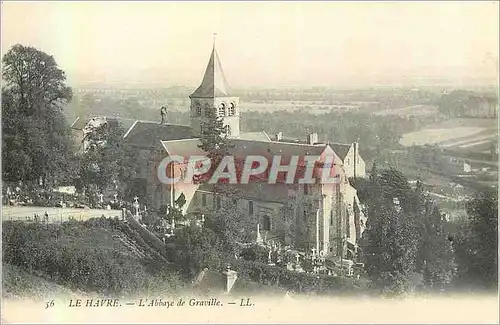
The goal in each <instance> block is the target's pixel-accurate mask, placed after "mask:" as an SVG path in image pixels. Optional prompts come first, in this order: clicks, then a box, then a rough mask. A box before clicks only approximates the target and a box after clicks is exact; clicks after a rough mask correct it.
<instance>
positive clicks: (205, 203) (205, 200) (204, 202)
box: [201, 194, 207, 207]
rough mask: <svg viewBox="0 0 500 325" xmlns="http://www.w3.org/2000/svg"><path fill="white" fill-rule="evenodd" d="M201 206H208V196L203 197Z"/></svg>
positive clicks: (203, 195)
mask: <svg viewBox="0 0 500 325" xmlns="http://www.w3.org/2000/svg"><path fill="white" fill-rule="evenodd" d="M201 205H203V206H204V207H206V206H207V195H206V194H202V195H201Z"/></svg>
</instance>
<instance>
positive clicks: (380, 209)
mask: <svg viewBox="0 0 500 325" xmlns="http://www.w3.org/2000/svg"><path fill="white" fill-rule="evenodd" d="M352 181H353V183H354V185H355V186H356V187H357V188H358V194H359V196H360V200H361V201H362V202H364V203H365V209H366V211H365V213H366V215H367V216H368V222H367V229H366V230H365V232H364V234H363V238H362V240H361V243H360V246H361V250H362V254H361V258H362V260H364V262H365V263H366V264H365V266H366V272H367V274H368V276H369V278H370V280H371V283H372V286H373V287H374V288H375V289H377V290H380V291H381V292H383V293H384V294H389V295H391V294H398V295H399V294H407V293H412V292H414V291H417V290H418V291H422V290H424V291H433V292H442V291H445V290H456V289H458V288H461V287H464V286H465V287H467V288H468V289H472V290H478V289H481V288H484V289H496V288H497V283H498V257H497V244H498V226H497V223H498V208H497V204H498V198H497V194H496V192H495V191H490V190H486V191H483V192H478V196H477V197H476V198H474V199H472V200H471V201H469V202H468V203H467V215H468V216H467V218H466V219H465V220H460V221H459V222H458V225H457V221H454V220H447V219H446V217H445V216H444V215H443V214H442V213H441V211H440V210H439V208H438V207H437V206H436V204H435V203H434V202H433V200H432V199H431V198H430V197H429V196H427V195H426V194H425V192H424V190H423V186H422V184H421V183H417V185H416V187H415V188H412V187H410V185H409V184H408V182H407V180H406V178H405V177H404V176H403V175H402V174H401V173H400V172H398V171H397V170H395V169H388V170H381V171H380V170H377V168H376V166H375V165H374V166H373V167H372V170H371V172H370V177H369V179H368V180H362V179H357V180H352Z"/></svg>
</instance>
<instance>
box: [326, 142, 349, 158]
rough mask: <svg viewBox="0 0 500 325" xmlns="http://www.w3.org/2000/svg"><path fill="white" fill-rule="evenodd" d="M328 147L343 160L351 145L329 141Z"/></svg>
mask: <svg viewBox="0 0 500 325" xmlns="http://www.w3.org/2000/svg"><path fill="white" fill-rule="evenodd" d="M330 147H331V148H332V149H333V151H335V153H336V154H337V155H338V156H339V157H340V158H341V159H342V160H344V158H345V157H346V156H347V153H348V152H349V149H351V145H350V144H345V143H330Z"/></svg>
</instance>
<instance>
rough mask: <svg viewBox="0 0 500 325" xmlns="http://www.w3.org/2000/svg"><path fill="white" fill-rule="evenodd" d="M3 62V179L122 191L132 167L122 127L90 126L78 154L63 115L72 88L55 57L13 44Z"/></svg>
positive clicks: (133, 162)
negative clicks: (84, 146)
mask: <svg viewBox="0 0 500 325" xmlns="http://www.w3.org/2000/svg"><path fill="white" fill-rule="evenodd" d="M2 62H3V66H4V69H3V71H2V78H3V80H4V81H5V82H4V86H3V87H2V162H3V171H2V176H3V180H4V181H6V182H12V183H17V182H19V181H21V182H23V183H24V184H26V185H28V186H29V187H31V188H34V189H36V188H38V187H40V186H43V187H45V188H53V187H55V186H61V185H75V186H76V187H77V188H78V189H80V190H82V191H86V192H87V193H89V194H90V193H95V192H97V191H100V192H101V193H102V192H103V191H104V190H105V189H106V188H108V187H110V186H112V185H117V186H118V188H119V189H123V191H125V190H126V188H127V185H130V184H129V181H130V180H131V179H133V177H134V175H135V173H136V168H137V166H136V163H135V162H136V159H134V154H133V153H132V152H131V151H130V150H128V149H127V147H126V146H125V145H124V144H123V140H122V138H123V129H122V128H121V127H120V126H119V125H110V124H104V125H101V126H99V127H95V128H94V129H93V130H91V132H89V133H87V135H86V139H85V141H86V142H87V143H88V150H86V151H85V152H84V153H82V152H80V150H79V148H77V146H76V145H75V143H73V139H72V133H71V130H70V128H69V125H68V123H67V120H66V117H65V114H64V113H63V109H64V107H66V106H67V105H68V103H69V102H70V101H71V99H72V91H71V88H70V87H68V86H67V85H66V75H65V73H64V71H63V70H61V69H60V68H59V67H58V65H57V63H56V61H55V59H54V57H53V56H51V55H49V54H46V53H44V52H42V51H39V50H37V49H36V48H34V47H30V46H23V45H19V44H18V45H15V46H13V47H12V48H11V49H10V50H9V51H8V52H7V53H6V54H5V55H4V57H3V60H2ZM122 194H123V193H122Z"/></svg>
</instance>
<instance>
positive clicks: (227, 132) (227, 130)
mask: <svg viewBox="0 0 500 325" xmlns="http://www.w3.org/2000/svg"><path fill="white" fill-rule="evenodd" d="M225 129H226V135H227V136H230V135H231V127H230V126H229V125H226V126H225Z"/></svg>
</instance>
